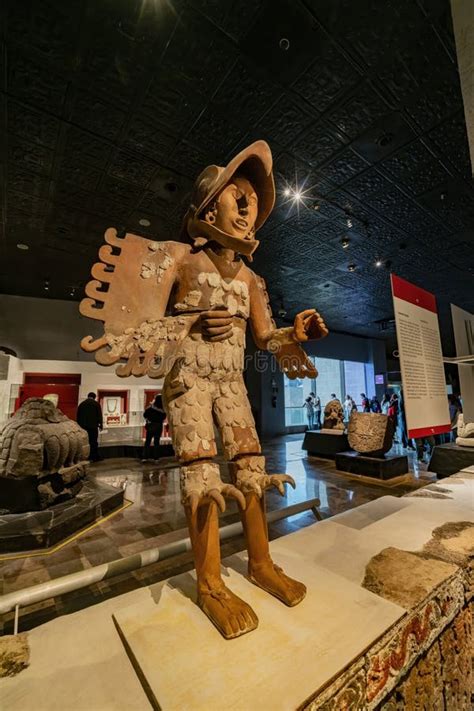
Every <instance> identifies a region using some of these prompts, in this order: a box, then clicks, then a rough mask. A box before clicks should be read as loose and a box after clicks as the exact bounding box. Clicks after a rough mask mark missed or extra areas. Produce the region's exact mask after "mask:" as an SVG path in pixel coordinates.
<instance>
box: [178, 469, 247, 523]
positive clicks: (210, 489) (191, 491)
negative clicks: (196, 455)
mask: <svg viewBox="0 0 474 711" xmlns="http://www.w3.org/2000/svg"><path fill="white" fill-rule="evenodd" d="M224 497H226V498H230V499H235V500H236V501H237V502H238V504H239V506H240V507H241V508H242V509H245V497H244V495H243V494H242V492H241V491H239V489H237V488H236V487H235V486H232V484H224V482H223V481H222V479H221V477H220V474H219V467H218V465H217V464H213V463H211V462H199V463H196V464H191V465H189V466H187V467H182V468H181V500H182V503H183V505H184V506H189V508H190V509H191V514H192V515H194V514H195V513H196V511H197V509H198V506H202V505H203V504H209V503H210V502H211V501H214V502H215V503H216V504H217V507H218V508H219V510H220V511H221V513H223V512H224V511H225V509H226V504H225V498H224Z"/></svg>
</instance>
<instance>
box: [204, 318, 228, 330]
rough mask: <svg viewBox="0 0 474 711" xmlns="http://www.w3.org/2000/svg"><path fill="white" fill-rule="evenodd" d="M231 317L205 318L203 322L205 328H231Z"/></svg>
mask: <svg viewBox="0 0 474 711" xmlns="http://www.w3.org/2000/svg"><path fill="white" fill-rule="evenodd" d="M231 325H232V317H230V318H207V319H206V320H205V326H206V328H213V327H215V326H231Z"/></svg>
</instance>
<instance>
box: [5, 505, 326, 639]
mask: <svg viewBox="0 0 474 711" xmlns="http://www.w3.org/2000/svg"><path fill="white" fill-rule="evenodd" d="M319 506H320V501H319V499H308V501H302V502H301V503H298V504H292V505H291V506H285V507H284V508H281V509H276V510H275V511H270V512H268V513H267V522H268V523H275V522H276V521H280V520H282V519H284V518H289V517H290V516H296V515H297V514H300V513H304V512H305V511H312V512H313V514H314V516H315V517H316V519H317V520H318V521H321V520H322V516H321V514H320V513H319V511H318V507H319ZM242 534H243V528H242V524H241V523H240V522H237V523H231V524H229V525H228V526H223V527H222V528H220V529H219V537H220V540H221V541H225V540H227V539H228V538H233V537H234V536H239V535H242ZM190 550H191V539H190V538H182V539H180V540H179V541H173V542H172V543H167V544H166V545H164V546H161V547H159V548H149V549H148V550H144V551H142V552H141V553H135V555H130V556H127V557H126V558H120V559H119V560H112V561H110V562H109V563H103V564H102V565H96V566H94V567H93V568H87V569H85V570H80V571H78V572H77V573H70V574H69V575H64V576H62V577H60V578H54V579H53V580H48V581H47V582H44V583H39V584H38V585H32V586H31V587H29V588H23V589H22V590H15V591H14V592H11V593H7V594H6V595H3V596H1V597H0V615H4V614H5V613H7V612H10V611H11V610H14V611H15V617H14V626H13V633H14V634H17V632H18V620H19V612H20V608H21V607H26V606H28V605H34V604H35V603H37V602H43V600H48V599H49V598H51V597H56V596H58V595H64V594H65V593H68V592H72V591H74V590H80V589H81V588H85V587H87V586H88V585H93V584H94V583H100V582H101V581H103V580H108V579H110V578H114V577H116V576H117V575H123V574H124V573H130V572H132V571H134V570H138V569H140V568H145V567H146V566H147V565H152V564H153V563H157V562H158V561H160V560H165V559H166V558H171V557H172V556H175V555H180V554H181V553H186V552H187V551H190Z"/></svg>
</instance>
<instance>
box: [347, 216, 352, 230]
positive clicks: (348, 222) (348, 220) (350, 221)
mask: <svg viewBox="0 0 474 711" xmlns="http://www.w3.org/2000/svg"><path fill="white" fill-rule="evenodd" d="M346 225H347V226H348V227H349V229H350V228H351V227H352V220H350V219H349V218H347V220H346Z"/></svg>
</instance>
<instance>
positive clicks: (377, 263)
mask: <svg viewBox="0 0 474 711" xmlns="http://www.w3.org/2000/svg"><path fill="white" fill-rule="evenodd" d="M382 264H383V262H382V260H381V259H377V261H376V262H375V266H376V267H381V266H382Z"/></svg>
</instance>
